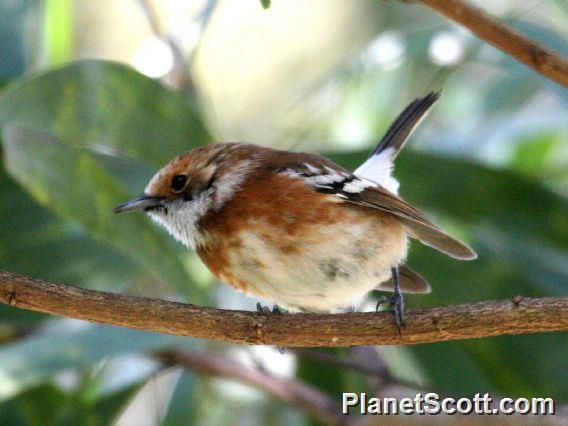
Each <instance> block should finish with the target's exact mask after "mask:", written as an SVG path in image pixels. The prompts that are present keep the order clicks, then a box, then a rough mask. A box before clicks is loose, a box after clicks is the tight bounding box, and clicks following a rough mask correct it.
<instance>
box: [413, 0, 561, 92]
mask: <svg viewBox="0 0 568 426" xmlns="http://www.w3.org/2000/svg"><path fill="white" fill-rule="evenodd" d="M414 1H416V2H417V3H420V4H422V5H424V6H426V7H429V8H430V9H434V10H435V11H436V12H439V13H441V14H442V15H444V16H445V17H447V18H449V19H451V20H452V21H455V22H457V23H458V24H461V25H463V26H464V27H466V28H467V29H469V30H470V31H471V32H472V33H474V34H475V35H476V36H477V37H479V38H480V39H482V40H484V41H486V42H488V43H490V44H492V45H493V46H495V47H496V48H497V49H500V50H502V51H503V52H505V53H507V54H508V55H510V56H512V57H513V58H515V59H517V60H518V61H520V62H522V63H524V64H525V65H527V66H529V67H530V68H532V69H533V70H535V71H536V72H538V73H540V74H542V75H543V76H545V77H547V78H549V79H550V80H552V81H555V82H556V83H558V84H560V85H562V86H564V87H568V60H567V59H566V58H564V57H562V56H561V55H559V54H558V53H555V52H553V51H551V50H549V49H547V48H546V47H544V46H542V45H540V44H539V43H536V42H535V41H533V40H531V39H529V38H527V37H525V36H524V35H522V34H521V33H520V32H518V31H516V30H514V29H513V28H511V27H509V26H508V25H505V24H504V23H503V22H501V21H499V20H498V19H495V18H493V17H491V16H489V15H488V14H486V13H485V12H484V11H483V10H481V9H479V8H478V7H475V6H472V5H470V4H469V3H467V2H465V1H462V0H414Z"/></svg>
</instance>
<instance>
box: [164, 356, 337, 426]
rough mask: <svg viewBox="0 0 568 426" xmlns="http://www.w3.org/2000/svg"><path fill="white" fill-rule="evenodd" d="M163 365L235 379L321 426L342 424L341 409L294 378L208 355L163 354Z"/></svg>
mask: <svg viewBox="0 0 568 426" xmlns="http://www.w3.org/2000/svg"><path fill="white" fill-rule="evenodd" d="M157 357H158V359H159V360H161V361H162V362H164V363H165V364H166V365H175V366H180V367H183V368H187V369H189V370H192V371H195V372H198V373H201V374H206V375H208V376H214V377H221V378H224V379H228V380H235V381H237V382H239V383H243V384H246V385H249V386H252V387H255V388H257V389H260V390H262V391H264V392H266V393H267V394H269V395H271V396H272V397H274V398H276V399H278V400H280V401H282V402H284V403H286V404H289V405H292V406H294V407H296V408H298V409H300V410H302V411H305V412H307V413H309V414H310V415H312V416H314V417H315V418H316V419H318V420H320V421H322V422H323V423H324V424H334V425H335V424H342V423H345V420H346V419H345V417H344V416H343V415H342V414H341V407H339V405H338V404H337V403H336V402H334V401H333V400H331V399H330V398H329V397H328V396H327V395H325V394H324V393H322V392H321V391H319V390H318V389H316V388H314V387H312V386H310V385H308V384H305V383H301V382H299V381H297V380H294V379H288V378H283V377H275V376H273V375H271V374H269V373H267V372H266V371H263V370H260V369H257V368H251V367H247V366H245V365H242V364H241V363H239V362H236V361H234V360H232V359H230V358H227V357H224V356H221V355H217V354H215V353H211V352H208V353H207V354H200V353H197V352H194V351H191V352H190V351H185V350H184V351H180V350H175V351H166V352H162V353H160V354H158V355H157Z"/></svg>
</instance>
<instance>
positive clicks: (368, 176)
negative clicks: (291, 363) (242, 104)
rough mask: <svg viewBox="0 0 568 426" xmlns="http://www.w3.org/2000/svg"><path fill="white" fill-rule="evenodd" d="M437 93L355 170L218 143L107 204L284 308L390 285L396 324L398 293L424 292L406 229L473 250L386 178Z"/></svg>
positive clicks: (458, 254)
mask: <svg viewBox="0 0 568 426" xmlns="http://www.w3.org/2000/svg"><path fill="white" fill-rule="evenodd" d="M438 98H439V93H436V92H432V93H430V94H428V95H427V96H425V97H423V98H419V99H416V100H414V101H413V102H412V103H410V104H409V105H408V106H407V107H406V109H404V111H403V112H402V113H401V114H400V115H399V116H398V118H397V119H396V120H395V121H394V123H393V124H392V125H391V126H390V128H389V129H388V130H387V132H386V134H385V135H384V137H383V138H382V139H381V140H380V141H379V143H378V145H377V146H376V147H375V149H374V150H373V151H372V152H371V154H370V156H369V157H368V159H367V160H366V161H365V162H364V163H363V164H362V165H361V166H360V167H359V168H357V170H355V171H354V172H350V171H348V170H346V169H344V168H343V167H341V166H339V165H337V164H335V163H334V162H332V161H330V160H328V159H327V158H325V157H322V156H319V155H316V154H311V153H298V152H289V151H280V150H276V149H271V148H266V147H262V146H258V145H251V144H246V143H219V144H215V145H208V146H203V147H199V148H195V149H193V150H191V151H189V152H187V153H185V154H183V155H180V156H178V157H176V158H174V159H173V160H172V161H171V162H170V163H169V164H167V165H166V166H165V167H163V168H162V169H161V170H160V171H158V173H156V175H155V176H154V177H153V178H152V179H151V180H150V182H149V184H148V186H147V187H146V189H145V191H144V194H145V195H144V196H142V197H140V198H136V199H135V200H132V201H128V202H126V203H123V204H121V205H119V206H117V207H116V208H115V209H114V211H115V212H116V213H120V212H127V211H145V212H147V213H148V214H149V215H150V217H151V218H152V219H153V220H154V221H156V222H157V223H159V224H160V225H162V226H163V227H165V228H166V229H167V230H168V231H169V233H170V234H171V235H173V236H174V237H175V238H176V239H177V240H179V241H180V242H181V243H183V244H184V245H185V246H187V247H188V248H191V249H193V250H196V251H197V253H198V254H199V256H200V258H201V259H202V260H203V262H204V263H205V264H206V265H207V267H208V268H209V269H210V270H211V272H212V273H213V274H214V275H215V276H216V277H217V278H219V280H221V281H223V282H225V283H227V284H230V285H231V286H233V287H235V288H236V289H238V290H241V291H243V292H245V293H248V294H251V295H256V296H260V297H262V298H265V299H268V300H270V301H273V302H274V303H276V305H277V306H280V307H283V308H286V309H289V310H300V311H307V312H330V311H337V310H340V309H345V308H349V307H353V306H355V305H356V304H357V303H358V302H359V301H360V300H361V299H362V298H363V297H364V296H365V295H367V294H368V293H369V292H370V291H372V290H373V289H379V290H393V291H394V293H393V296H392V298H391V305H392V308H393V311H394V318H395V322H396V324H397V326H399V327H400V325H402V324H404V305H403V297H402V293H401V292H408V293H428V292H430V285H429V284H428V283H427V282H426V280H425V279H424V278H423V277H422V276H421V275H420V274H418V273H417V272H415V271H413V270H412V269H411V268H410V267H408V266H407V265H406V264H405V259H406V256H407V251H408V237H410V238H414V239H417V240H420V241H421V242H422V243H423V244H426V245H428V246H430V247H432V248H435V249H436V250H438V251H441V252H442V253H445V254H447V255H448V256H451V257H453V258H456V259H463V260H469V259H475V258H476V257H477V255H476V254H475V252H474V251H473V250H472V249H471V248H470V247H468V246H467V245H466V244H464V243H462V242H461V241H458V240H457V239H455V238H454V237H452V236H450V235H448V234H447V233H445V232H443V231H442V230H441V229H440V228H438V227H437V226H436V225H435V224H434V223H432V222H431V221H430V220H428V219H427V218H426V216H425V215H424V213H422V212H421V211H420V210H418V209H416V208H414V207H413V206H411V205H410V204H408V203H407V202H406V201H404V200H403V199H402V198H400V197H399V196H398V195H397V194H398V186H399V183H398V181H397V180H396V179H395V178H394V177H393V176H392V171H393V167H394V160H395V158H396V156H397V154H398V153H399V151H400V150H401V149H402V147H403V146H404V143H405V142H406V140H407V139H408V138H409V136H410V134H411V133H412V131H413V130H414V129H415V128H416V126H417V125H418V123H419V121H420V120H421V119H422V118H423V117H424V116H425V114H426V112H427V111H428V110H429V109H430V107H431V106H432V105H433V104H434V102H436V100H437V99H438Z"/></svg>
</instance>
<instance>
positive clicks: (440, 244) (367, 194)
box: [286, 162, 477, 260]
mask: <svg viewBox="0 0 568 426" xmlns="http://www.w3.org/2000/svg"><path fill="white" fill-rule="evenodd" d="M286 172H287V173H288V174H289V175H290V176H298V177H302V178H303V179H304V180H305V182H306V184H307V185H308V186H310V187H311V188H313V189H314V190H315V191H317V192H320V193H323V194H330V195H332V196H334V197H337V198H339V199H340V200H341V201H343V202H346V203H353V204H356V205H359V206H364V207H368V208H372V209H377V210H381V211H383V212H386V213H390V214H392V215H393V216H396V217H397V218H398V220H399V221H401V222H402V223H403V224H404V225H405V227H406V229H407V232H408V234H409V235H410V236H411V237H413V238H416V239H417V240H420V241H421V242H422V243H423V244H426V245H427V246H430V247H432V248H435V249H436V250H438V251H441V252H442V253H445V254H447V255H448V256H451V257H453V258H456V259H464V260H469V259H475V258H477V255H476V254H475V252H474V251H473V250H472V249H471V248H470V247H468V246H467V245H466V244H465V243H462V242H461V241H459V240H457V239H455V238H454V237H452V236H451V235H448V234H446V233H445V232H444V231H442V230H441V229H440V228H438V227H437V226H436V225H435V224H434V223H432V222H431V221H429V220H428V218H426V216H425V215H424V213H422V212H421V211H420V210H418V209H417V208H415V207H412V206H411V205H410V204H408V203H407V202H406V201H404V200H403V199H402V198H400V197H399V196H397V195H395V194H393V193H391V192H390V191H388V190H386V189H385V188H382V187H381V186H379V185H378V184H376V183H375V182H372V181H370V180H367V179H362V178H360V177H357V176H355V175H354V174H352V173H350V172H348V171H347V170H345V169H343V168H342V167H340V166H336V165H334V164H333V163H331V162H330V163H326V164H321V163H320V164H317V165H314V164H310V163H303V164H302V166H301V167H298V166H296V167H294V168H289V169H286Z"/></svg>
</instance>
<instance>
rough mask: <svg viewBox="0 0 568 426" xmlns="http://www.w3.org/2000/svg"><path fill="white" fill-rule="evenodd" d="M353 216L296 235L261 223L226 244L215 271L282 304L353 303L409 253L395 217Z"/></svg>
mask: <svg viewBox="0 0 568 426" xmlns="http://www.w3.org/2000/svg"><path fill="white" fill-rule="evenodd" d="M354 214H355V213H354ZM356 219H357V220H353V221H351V220H350V221H348V223H336V224H332V225H329V224H327V225H318V224H312V225H310V226H309V227H306V229H303V230H302V231H301V232H296V233H295V234H294V235H291V234H290V233H289V232H286V231H285V230H284V229H279V230H275V229H273V228H271V229H263V227H262V226H260V227H256V228H255V229H254V231H253V230H250V229H249V230H246V231H242V232H240V233H239V235H238V238H237V239H236V243H235V244H233V245H231V246H226V249H225V250H226V253H225V258H226V263H227V266H228V267H224V268H218V271H217V272H218V273H217V275H218V276H219V278H220V279H221V280H222V281H224V282H226V283H229V284H231V285H233V286H235V287H237V288H240V289H241V290H243V291H245V292H246V293H249V294H253V295H257V296H261V297H263V298H265V299H268V300H270V301H272V302H274V303H276V304H277V305H279V306H281V307H284V308H295V309H302V310H308V311H320V312H321V311H330V310H334V309H337V308H344V307H349V306H353V304H354V303H356V302H357V301H358V300H360V299H361V298H362V297H363V296H364V295H366V294H367V293H368V292H369V291H371V290H372V289H373V288H375V287H376V286H377V285H378V284H379V283H382V282H384V281H386V280H388V279H389V278H390V270H391V268H392V267H394V266H396V265H398V264H399V263H400V262H401V261H402V260H404V258H405V257H406V252H407V238H406V233H405V232H404V229H403V227H402V226H401V225H400V224H399V223H398V221H396V220H395V219H394V218H391V217H390V216H384V217H383V216H379V217H372V218H368V216H366V217H365V216H361V217H359V216H357V217H356ZM214 272H215V271H214Z"/></svg>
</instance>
